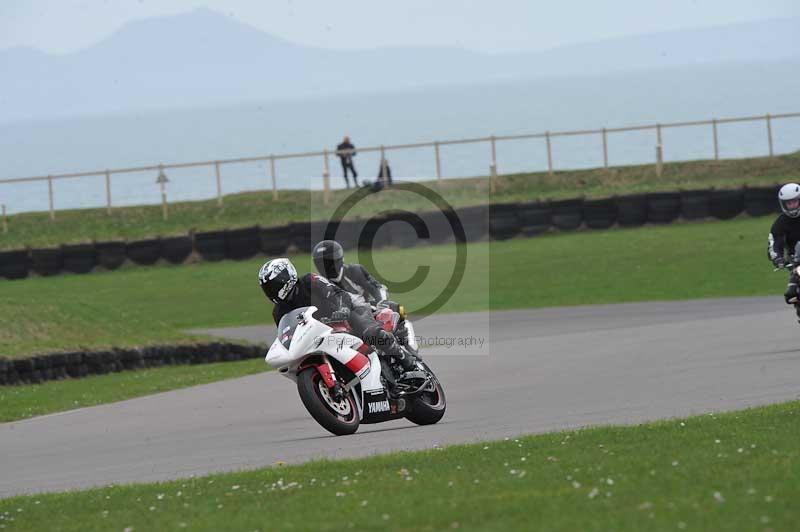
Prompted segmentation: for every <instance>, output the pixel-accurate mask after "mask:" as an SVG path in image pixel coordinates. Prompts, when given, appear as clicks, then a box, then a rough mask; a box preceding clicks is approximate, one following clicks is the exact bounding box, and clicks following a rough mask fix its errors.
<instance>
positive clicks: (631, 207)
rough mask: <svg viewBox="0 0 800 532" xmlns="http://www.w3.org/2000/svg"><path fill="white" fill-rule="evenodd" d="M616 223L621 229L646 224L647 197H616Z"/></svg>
mask: <svg viewBox="0 0 800 532" xmlns="http://www.w3.org/2000/svg"><path fill="white" fill-rule="evenodd" d="M614 203H615V204H616V206H617V223H618V224H619V225H621V226H623V227H636V226H639V225H644V224H645V222H647V197H646V196H645V195H644V194H632V195H629V196H617V197H615V198H614Z"/></svg>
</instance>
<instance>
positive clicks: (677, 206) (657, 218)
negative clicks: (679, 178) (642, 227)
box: [647, 192, 681, 224]
mask: <svg viewBox="0 0 800 532" xmlns="http://www.w3.org/2000/svg"><path fill="white" fill-rule="evenodd" d="M680 214H681V195H680V193H679V192H653V193H651V194H648V195H647V220H648V221H649V222H650V223H654V224H668V223H670V222H673V221H675V219H677V218H678V216H680Z"/></svg>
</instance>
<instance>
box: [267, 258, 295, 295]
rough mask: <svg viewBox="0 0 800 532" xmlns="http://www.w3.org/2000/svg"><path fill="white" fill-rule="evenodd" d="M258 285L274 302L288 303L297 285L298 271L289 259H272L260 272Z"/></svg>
mask: <svg viewBox="0 0 800 532" xmlns="http://www.w3.org/2000/svg"><path fill="white" fill-rule="evenodd" d="M258 284H259V285H261V289H262V290H263V291H264V294H265V295H266V296H267V297H268V298H269V299H270V301H272V302H273V303H277V302H278V301H286V298H287V297H289V295H290V294H291V293H292V289H294V285H296V284H297V270H295V269H294V265H293V264H292V263H291V262H290V261H289V259H272V260H271V261H269V262H266V263H264V265H263V266H262V267H261V269H260V270H259V271H258Z"/></svg>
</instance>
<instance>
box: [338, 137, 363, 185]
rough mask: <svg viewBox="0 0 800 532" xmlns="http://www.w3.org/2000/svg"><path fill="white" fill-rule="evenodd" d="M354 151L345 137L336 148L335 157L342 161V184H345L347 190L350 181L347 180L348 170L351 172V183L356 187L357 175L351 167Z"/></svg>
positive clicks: (354, 168) (348, 139)
mask: <svg viewBox="0 0 800 532" xmlns="http://www.w3.org/2000/svg"><path fill="white" fill-rule="evenodd" d="M355 149H356V147H355V146H353V144H352V143H351V142H350V137H348V136H346V135H345V137H344V139H343V140H342V143H341V144H339V145H338V146H336V155H338V156H339V159H340V160H341V161H342V171H343V172H344V182H345V183H346V184H347V188H350V181H349V180H348V179H347V170H348V168H349V169H350V171H351V172H353V183H354V184H355V186H358V173H357V172H356V167H355V166H353V157H354V156H355V154H356V152H355Z"/></svg>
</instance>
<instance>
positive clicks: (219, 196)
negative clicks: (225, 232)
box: [214, 161, 222, 207]
mask: <svg viewBox="0 0 800 532" xmlns="http://www.w3.org/2000/svg"><path fill="white" fill-rule="evenodd" d="M214 169H215V170H216V174H217V205H218V206H220V207H222V177H221V176H220V174H219V161H217V162H215V163H214Z"/></svg>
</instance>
